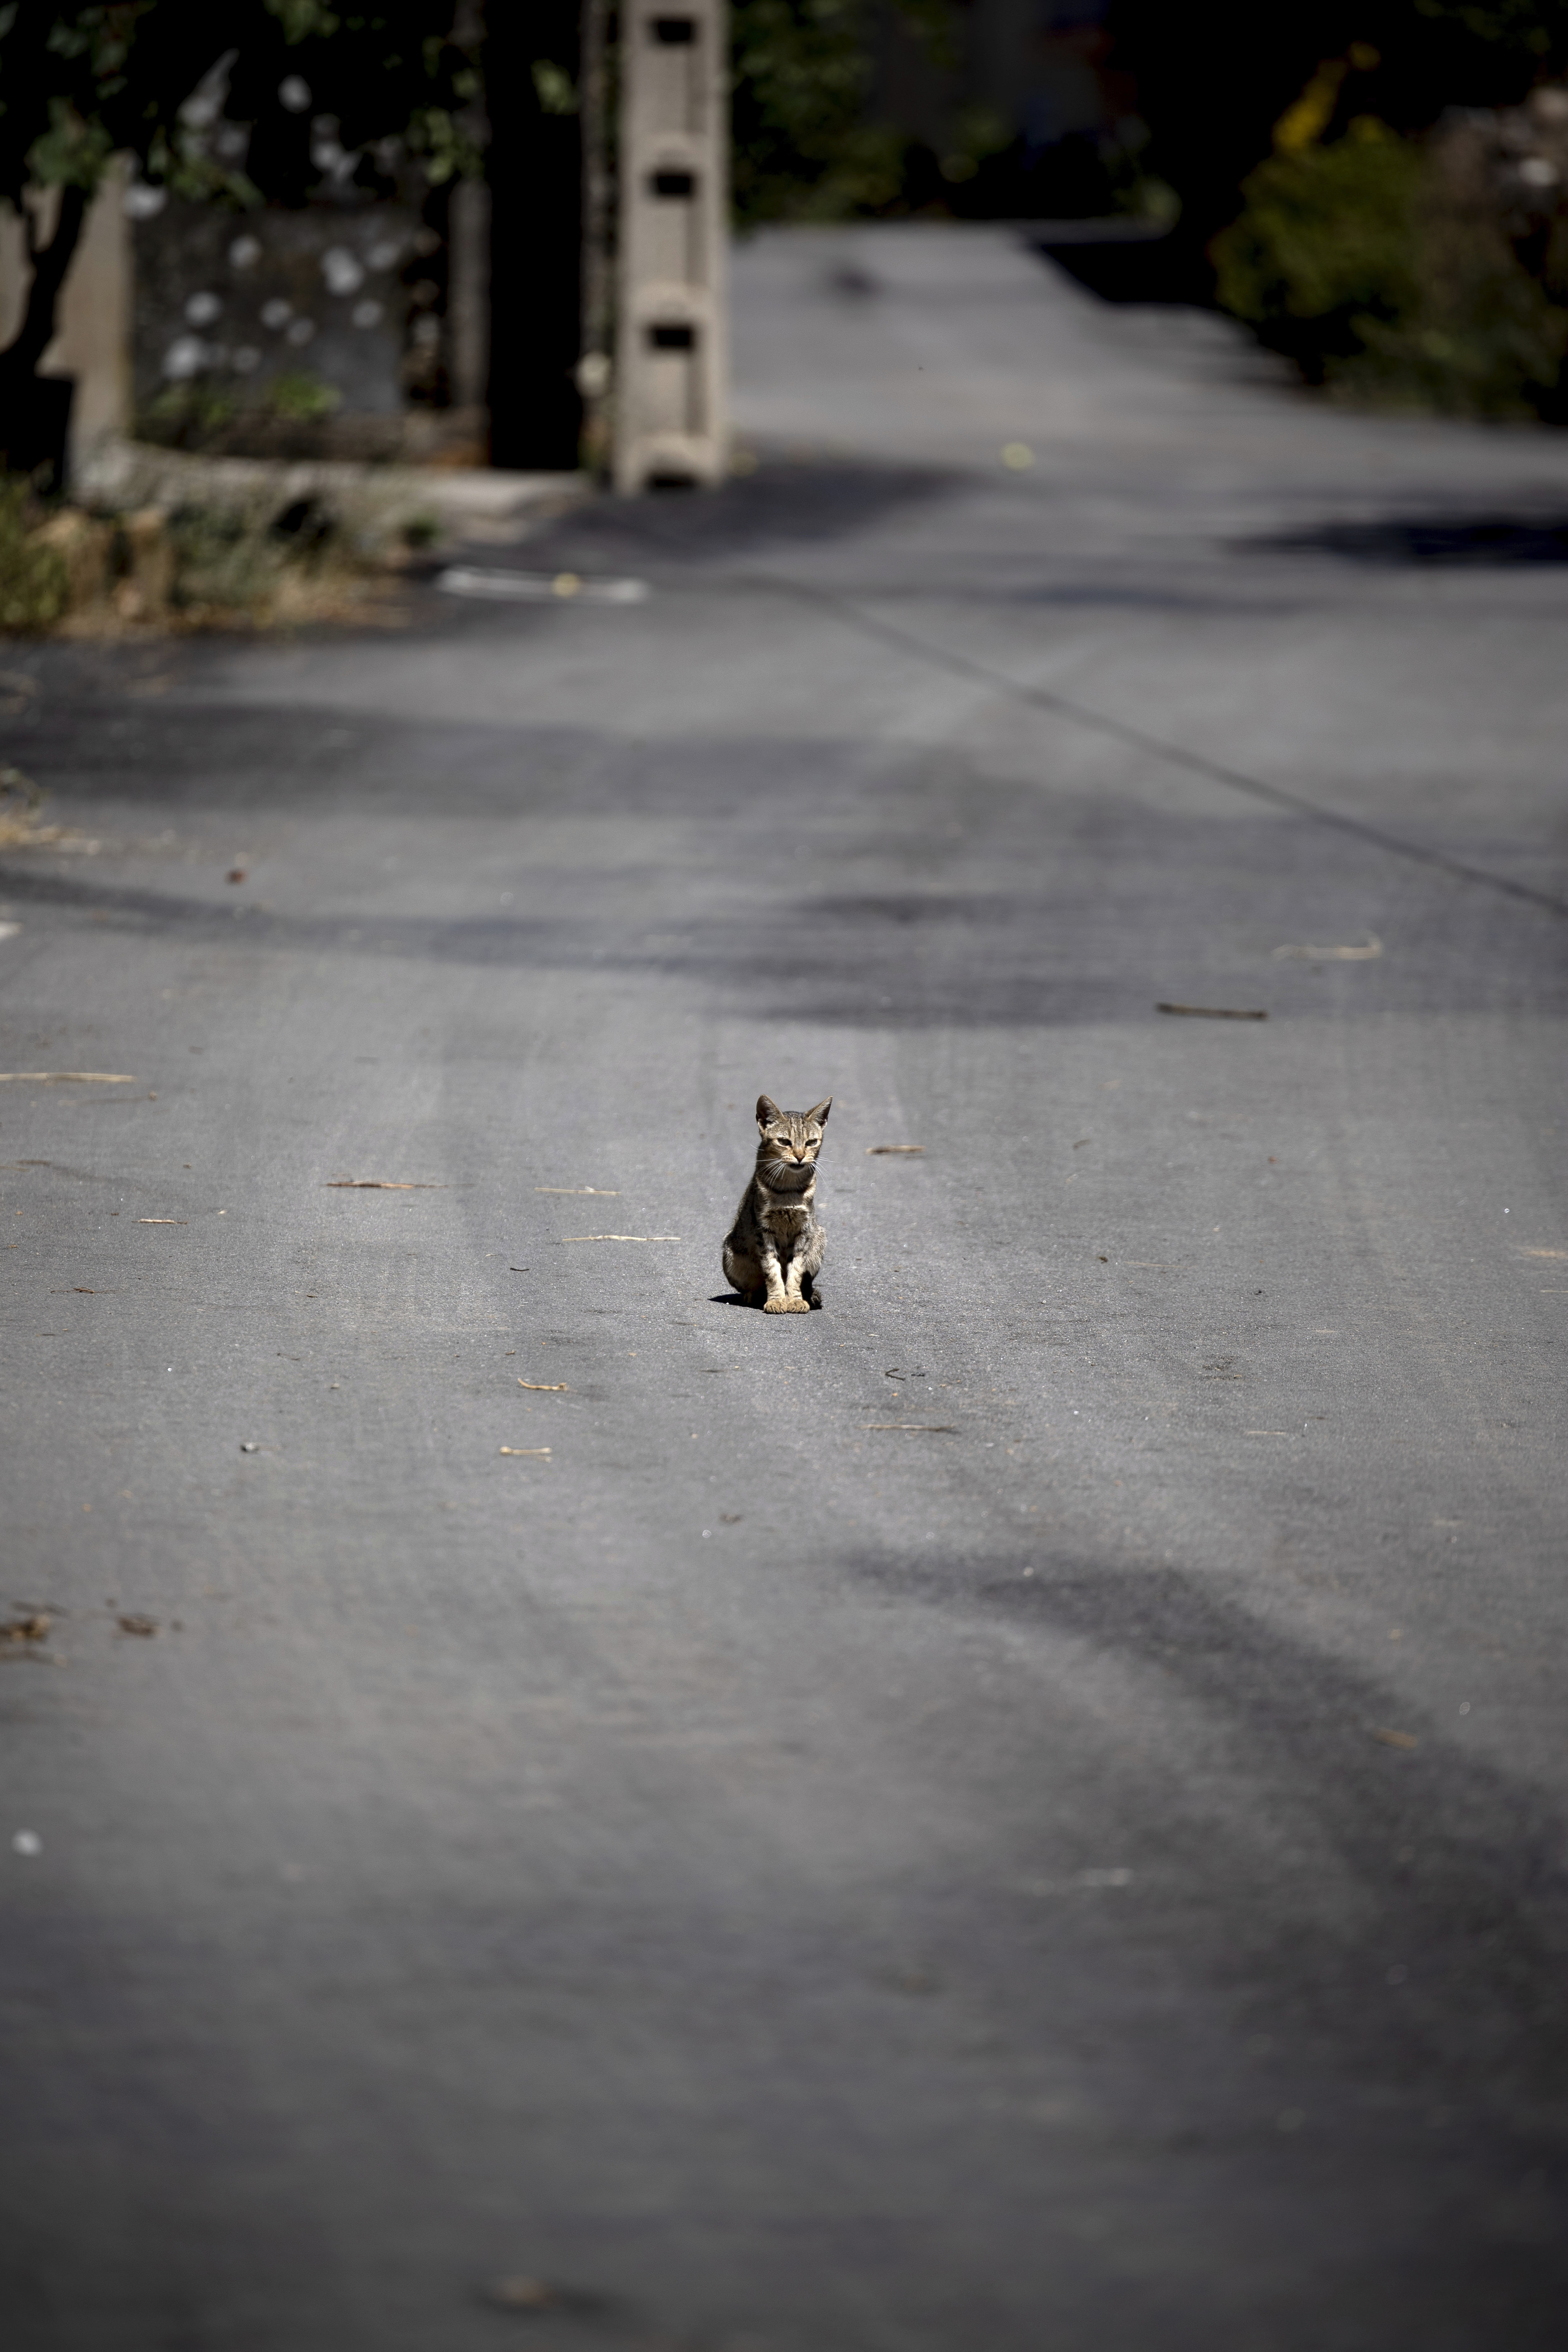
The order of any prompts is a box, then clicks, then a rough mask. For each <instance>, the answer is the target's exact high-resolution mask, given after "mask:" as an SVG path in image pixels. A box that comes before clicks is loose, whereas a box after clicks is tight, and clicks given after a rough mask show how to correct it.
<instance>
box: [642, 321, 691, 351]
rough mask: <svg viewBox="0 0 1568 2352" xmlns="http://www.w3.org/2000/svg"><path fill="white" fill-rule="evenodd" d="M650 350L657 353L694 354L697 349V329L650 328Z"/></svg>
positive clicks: (648, 335)
mask: <svg viewBox="0 0 1568 2352" xmlns="http://www.w3.org/2000/svg"><path fill="white" fill-rule="evenodd" d="M647 340H648V344H649V347H650V349H652V350H653V351H656V352H694V351H695V350H696V349H697V330H696V328H695V327H684V326H680V327H678V326H673V325H672V326H666V327H650V328H649V329H648V331H647Z"/></svg>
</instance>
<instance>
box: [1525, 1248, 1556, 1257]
mask: <svg viewBox="0 0 1568 2352" xmlns="http://www.w3.org/2000/svg"><path fill="white" fill-rule="evenodd" d="M1520 1255H1521V1257H1568V1249H1564V1250H1555V1249H1521V1251H1520Z"/></svg>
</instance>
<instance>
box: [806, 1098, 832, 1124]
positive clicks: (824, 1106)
mask: <svg viewBox="0 0 1568 2352" xmlns="http://www.w3.org/2000/svg"><path fill="white" fill-rule="evenodd" d="M832 1108H833V1097H832V1096H831V1095H829V1096H828V1097H827V1100H826V1102H819V1103H818V1104H817V1106H816V1109H815V1110H808V1111H807V1112H806V1114H805V1115H806V1118H808V1119H810V1120H811V1121H812V1122H813V1124H814V1125H815V1126H817V1127H826V1125H827V1114H828V1112H829V1111H830V1110H831V1109H832Z"/></svg>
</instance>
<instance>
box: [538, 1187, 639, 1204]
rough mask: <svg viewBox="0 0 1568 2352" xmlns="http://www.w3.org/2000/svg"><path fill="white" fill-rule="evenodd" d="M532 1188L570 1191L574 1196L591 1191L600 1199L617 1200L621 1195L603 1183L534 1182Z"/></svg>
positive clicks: (541, 1190) (545, 1190) (543, 1190)
mask: <svg viewBox="0 0 1568 2352" xmlns="http://www.w3.org/2000/svg"><path fill="white" fill-rule="evenodd" d="M533 1189H534V1191H535V1192H570V1193H572V1194H573V1195H574V1196H575V1195H576V1194H578V1193H580V1192H593V1193H595V1195H596V1196H597V1197H598V1198H599V1199H600V1200H602V1201H618V1200H619V1199H620V1197H621V1196H620V1194H619V1193H618V1192H611V1191H610V1190H609V1188H608V1186H607V1185H605V1184H536V1185H535V1186H534V1188H533Z"/></svg>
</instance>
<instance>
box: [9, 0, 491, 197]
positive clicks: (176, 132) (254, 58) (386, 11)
mask: <svg viewBox="0 0 1568 2352" xmlns="http://www.w3.org/2000/svg"><path fill="white" fill-rule="evenodd" d="M290 76H293V77H296V78H298V79H300V80H302V81H303V82H304V83H305V85H306V88H307V89H308V91H309V94H310V95H309V100H308V106H309V110H310V114H312V115H313V116H315V117H317V118H320V117H321V116H322V115H326V116H331V118H333V119H334V120H335V121H336V122H337V125H338V137H339V139H340V140H341V141H342V145H343V146H344V147H345V148H346V149H348V150H349V151H350V152H355V153H357V152H359V151H361V150H362V149H364V148H367V147H368V146H370V145H371V143H372V142H376V141H380V140H384V139H389V138H395V139H398V140H401V141H402V142H404V144H405V147H406V148H407V149H408V150H409V151H410V152H416V153H418V154H421V155H423V156H426V157H427V158H428V159H429V163H430V167H431V175H432V176H434V177H437V178H440V177H447V176H449V175H450V173H452V172H454V171H465V172H471V171H477V170H478V169H479V163H480V160H481V159H480V157H479V152H478V150H477V149H476V148H475V146H474V144H473V141H472V138H471V136H470V135H469V133H468V130H467V128H466V125H465V122H464V119H463V118H464V110H465V108H466V107H467V105H468V102H469V100H471V99H472V97H473V94H474V89H475V87H476V83H475V68H474V60H473V59H472V58H470V56H469V55H468V51H467V49H466V48H465V47H463V45H462V44H461V43H460V42H459V41H458V38H457V37H456V35H455V32H454V0H379V5H376V6H375V7H374V10H371V9H366V10H365V11H364V12H363V13H359V12H355V13H353V14H346V13H341V12H339V11H338V10H335V9H331V8H328V7H326V6H324V5H321V0H225V5H224V6H222V7H221V8H216V7H214V6H213V5H211V0H113V5H84V0H22V5H9V6H5V7H0V196H5V197H7V198H9V200H10V201H11V202H12V203H13V204H18V203H19V202H20V199H21V195H22V192H23V189H24V188H25V187H26V185H27V184H28V183H29V182H30V183H31V184H34V185H36V186H39V185H41V186H50V185H63V186H76V187H81V188H84V189H86V190H87V191H88V192H89V193H90V192H91V191H92V190H93V189H94V188H95V187H96V186H97V184H98V182H99V180H100V177H101V175H102V173H103V169H104V166H105V165H106V163H108V160H109V158H110V155H111V154H112V153H114V152H126V153H129V154H131V155H132V156H134V157H135V159H136V161H137V163H138V164H139V166H140V167H141V170H142V173H143V175H144V176H145V177H146V178H148V179H150V180H151V181H153V182H154V183H157V184H163V185H165V186H167V187H168V188H169V189H170V190H171V191H172V192H173V193H174V194H177V195H181V196H187V197H191V198H194V199H196V200H202V199H206V198H212V197H215V196H216V197H219V198H226V199H227V200H228V201H230V202H232V203H235V204H240V205H249V204H255V203H257V202H258V201H259V200H260V197H261V196H262V195H263V194H266V195H274V194H281V195H283V196H284V197H285V198H286V199H293V198H295V197H297V196H298V195H300V194H303V192H304V189H303V186H302V185H298V184H296V183H299V182H300V181H301V179H304V180H305V181H308V180H309V178H310V176H311V166H310V155H309V126H308V122H307V121H306V120H305V118H304V115H303V113H302V112H300V110H294V112H293V114H292V115H290V110H289V109H288V108H287V107H286V106H284V105H282V104H281V101H280V86H281V84H282V83H283V81H284V80H285V79H287V78H289V77H290ZM268 115H270V116H271V117H274V118H279V117H280V118H281V127H282V128H284V129H287V128H288V124H289V121H290V120H292V121H294V122H295V124H296V126H297V131H298V136H297V138H296V139H295V141H294V142H293V144H292V145H290V144H289V142H288V141H287V140H285V139H281V138H278V137H270V138H268V139H264V140H263V141H262V142H261V154H262V159H263V160H262V166H261V170H260V173H259V175H258V174H257V173H255V171H254V170H253V169H252V168H251V167H250V166H249V165H247V164H245V163H242V162H241V161H240V160H239V156H240V152H242V151H243V147H244V142H243V140H241V141H240V142H238V144H237V145H236V142H233V141H232V140H226V139H222V138H215V137H214V135H213V133H214V131H215V129H220V128H221V127H222V124H223V121H224V120H225V118H226V120H227V121H229V122H230V123H231V124H236V125H248V124H254V123H258V122H259V121H262V118H264V117H266V116H268ZM252 145H253V161H254V155H255V145H256V142H252ZM279 176H281V179H282V180H283V181H284V182H285V183H287V184H283V185H279V184H278V182H279Z"/></svg>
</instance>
